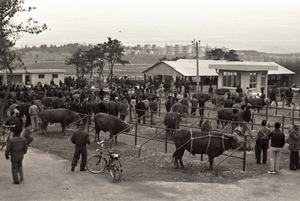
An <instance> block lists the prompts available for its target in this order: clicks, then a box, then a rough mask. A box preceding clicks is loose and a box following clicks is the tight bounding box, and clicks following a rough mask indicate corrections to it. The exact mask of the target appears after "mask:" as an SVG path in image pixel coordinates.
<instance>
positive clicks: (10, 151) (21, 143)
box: [5, 127, 28, 184]
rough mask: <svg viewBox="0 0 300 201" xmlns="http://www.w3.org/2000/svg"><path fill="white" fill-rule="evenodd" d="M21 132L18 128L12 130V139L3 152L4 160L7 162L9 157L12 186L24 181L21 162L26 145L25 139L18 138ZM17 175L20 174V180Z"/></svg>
mask: <svg viewBox="0 0 300 201" xmlns="http://www.w3.org/2000/svg"><path fill="white" fill-rule="evenodd" d="M21 131H22V130H21V129H20V127H16V128H14V130H13V132H14V134H13V137H12V138H11V139H10V140H9V141H8V142H7V146H6V151H5V158H6V159H7V160H9V155H11V169H12V177H13V184H19V183H20V180H21V181H23V180H24V174H23V166H22V161H23V158H24V154H26V152H27V148H28V145H27V142H26V139H25V138H24V137H21V136H20V133H21ZM18 174H20V180H19V175H18Z"/></svg>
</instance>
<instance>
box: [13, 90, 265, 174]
mask: <svg viewBox="0 0 300 201" xmlns="http://www.w3.org/2000/svg"><path fill="white" fill-rule="evenodd" d="M191 99H197V100H198V101H199V106H198V108H197V109H199V110H200V107H201V106H200V102H207V101H208V100H211V99H212V102H213V103H215V104H216V105H223V107H220V108H218V110H217V116H218V117H217V118H218V119H217V122H218V126H219V124H220V122H221V123H222V126H224V125H225V124H226V123H227V122H228V121H232V120H235V121H238V122H242V121H243V110H242V109H240V106H241V105H242V104H251V105H252V107H255V108H257V110H258V111H259V110H260V109H261V108H262V107H264V106H265V105H266V104H268V103H269V101H266V100H264V99H261V98H244V99H242V97H241V96H234V95H233V96H232V97H231V98H230V99H231V100H233V103H234V104H233V105H232V107H231V108H225V107H224V103H225V102H226V101H227V99H228V97H226V96H223V97H221V98H220V99H217V98H216V97H213V98H212V97H211V96H210V95H208V94H203V93H198V94H194V95H193V96H192V98H191ZM112 101H113V100H112ZM34 102H35V104H36V105H38V106H40V108H44V110H42V111H41V112H40V119H41V124H40V126H41V129H42V131H43V132H44V133H46V132H47V126H48V124H49V123H60V124H61V126H62V132H63V133H64V132H65V129H66V127H67V126H68V125H70V124H71V123H73V122H76V121H78V120H79V119H80V118H82V119H87V118H84V116H85V115H92V114H94V122H95V140H99V133H100V131H104V132H107V131H108V132H109V133H110V138H111V139H112V138H113V136H116V134H118V133H120V132H122V131H129V130H130V128H131V125H130V124H128V123H126V122H125V121H123V120H121V119H120V118H118V115H117V114H118V111H117V109H118V107H116V109H115V110H116V112H115V114H107V113H108V111H109V101H98V102H81V101H76V100H74V101H73V100H71V101H70V100H67V99H66V98H65V97H62V98H58V97H43V98H42V99H41V100H36V101H34ZM17 103H18V106H19V109H20V115H21V116H23V115H25V116H26V123H25V124H26V125H30V116H29V113H28V111H29V107H30V104H31V103H22V102H19V101H17ZM118 104H120V103H118ZM128 104H129V103H128ZM237 105H239V106H237ZM165 106H166V110H167V113H166V115H165V117H164V124H165V125H166V132H168V133H169V136H170V138H173V140H174V142H175V146H176V151H175V153H174V155H173V157H174V158H175V166H176V167H178V160H179V162H180V163H181V166H182V167H183V163H182V155H183V153H184V150H188V151H189V152H191V153H192V154H200V153H201V154H208V156H209V162H210V168H211V169H212V164H213V159H214V157H217V156H219V155H221V154H222V153H223V152H224V151H225V150H227V149H229V148H235V147H236V145H237V138H236V136H235V135H224V134H222V133H218V132H211V126H208V128H205V126H204V127H202V131H201V132H197V131H189V130H178V129H179V125H180V121H181V118H182V116H183V115H184V110H185V109H184V108H185V107H186V105H184V104H182V103H181V101H180V100H173V98H171V99H168V100H166V102H165ZM188 107H190V105H189V106H188ZM168 108H169V109H168ZM145 110H148V108H145ZM168 110H169V111H168ZM222 120H224V121H225V122H224V123H225V124H223V122H222ZM205 123H207V121H206V122H205ZM201 126H203V124H202V125H201ZM203 128H204V129H203ZM176 130H177V132H176ZM174 132H175V133H174ZM208 134H209V135H208ZM115 140H117V139H116V138H115ZM116 142H117V141H116Z"/></svg>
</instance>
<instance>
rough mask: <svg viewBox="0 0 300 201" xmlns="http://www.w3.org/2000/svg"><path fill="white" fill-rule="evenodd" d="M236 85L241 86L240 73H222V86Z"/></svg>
mask: <svg viewBox="0 0 300 201" xmlns="http://www.w3.org/2000/svg"><path fill="white" fill-rule="evenodd" d="M238 85H239V86H241V73H237V72H226V71H225V72H224V73H223V86H224V87H237V86H238Z"/></svg>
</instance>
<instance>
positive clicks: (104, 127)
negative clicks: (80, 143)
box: [94, 113, 131, 146]
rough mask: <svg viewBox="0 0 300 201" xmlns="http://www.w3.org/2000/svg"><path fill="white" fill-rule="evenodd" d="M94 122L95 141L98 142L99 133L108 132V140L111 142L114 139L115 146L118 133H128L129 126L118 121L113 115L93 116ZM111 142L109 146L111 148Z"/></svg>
mask: <svg viewBox="0 0 300 201" xmlns="http://www.w3.org/2000/svg"><path fill="white" fill-rule="evenodd" d="M94 121H95V141H96V140H98V141H99V140H100V138H99V133H100V131H104V132H107V131H108V132H109V134H110V135H109V138H110V139H111V140H112V141H113V137H115V144H117V136H116V135H117V134H118V133H120V132H129V131H130V129H131V125H130V124H128V123H126V122H125V121H123V120H121V119H119V118H118V117H116V116H115V115H110V114H105V113H98V114H96V115H95V116H94ZM112 141H111V144H110V146H112Z"/></svg>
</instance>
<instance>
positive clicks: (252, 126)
mask: <svg viewBox="0 0 300 201" xmlns="http://www.w3.org/2000/svg"><path fill="white" fill-rule="evenodd" d="M267 108H268V107H267ZM251 116H252V120H251V122H252V124H251V130H253V128H254V125H253V124H254V123H255V122H254V112H253V113H252V115H251Z"/></svg>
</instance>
